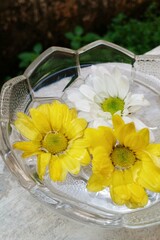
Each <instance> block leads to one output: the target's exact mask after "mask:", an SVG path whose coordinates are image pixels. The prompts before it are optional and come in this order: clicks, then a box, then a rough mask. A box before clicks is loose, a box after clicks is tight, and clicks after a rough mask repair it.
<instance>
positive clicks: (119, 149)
mask: <svg viewBox="0 0 160 240" xmlns="http://www.w3.org/2000/svg"><path fill="white" fill-rule="evenodd" d="M111 160H112V162H113V165H114V166H115V167H117V168H120V169H125V168H129V167H131V166H132V165H133V164H134V163H135V161H136V157H135V155H134V153H133V152H132V151H131V150H129V149H128V148H126V147H124V146H116V147H115V148H114V149H113V152H112V153H111Z"/></svg>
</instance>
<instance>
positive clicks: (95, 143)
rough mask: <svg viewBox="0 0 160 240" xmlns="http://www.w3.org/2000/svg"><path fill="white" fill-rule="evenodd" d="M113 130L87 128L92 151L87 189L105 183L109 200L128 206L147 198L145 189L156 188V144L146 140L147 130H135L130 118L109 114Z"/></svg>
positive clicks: (159, 179) (159, 162)
mask: <svg viewBox="0 0 160 240" xmlns="http://www.w3.org/2000/svg"><path fill="white" fill-rule="evenodd" d="M112 121H113V126H114V128H113V130H112V129H111V128H108V127H99V128H98V129H92V128H88V129H86V131H85V137H86V139H87V141H88V144H89V151H90V153H91V154H92V158H93V159H92V175H91V177H90V178H89V180H88V184H87V188H88V190H89V191H94V192H97V191H101V190H103V189H104V188H106V187H109V189H110V194H111V198H112V200H113V201H114V202H115V203H116V204H118V205H123V204H125V205H126V206H128V207H129V208H137V207H143V206H145V205H146V204H147V202H148V196H147V193H146V190H147V189H148V190H150V191H154V192H160V144H159V143H157V144H154V143H152V144H150V143H149V130H148V129H147V128H144V129H142V130H140V131H136V129H135V125H134V123H133V122H131V123H128V124H125V123H124V121H123V120H122V118H121V117H120V116H118V115H114V116H113V119H112Z"/></svg>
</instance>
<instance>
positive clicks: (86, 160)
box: [80, 149, 91, 166]
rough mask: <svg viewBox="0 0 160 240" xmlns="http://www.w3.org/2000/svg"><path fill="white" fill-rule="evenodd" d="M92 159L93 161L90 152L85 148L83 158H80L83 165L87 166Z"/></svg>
mask: <svg viewBox="0 0 160 240" xmlns="http://www.w3.org/2000/svg"><path fill="white" fill-rule="evenodd" d="M90 161H91V156H90V154H89V152H88V151H87V150H86V149H84V150H83V155H82V158H81V160H80V163H81V166H87V165H88V164H89V163H90Z"/></svg>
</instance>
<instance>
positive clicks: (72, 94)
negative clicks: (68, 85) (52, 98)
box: [66, 88, 84, 102]
mask: <svg viewBox="0 0 160 240" xmlns="http://www.w3.org/2000/svg"><path fill="white" fill-rule="evenodd" d="M66 93H67V98H68V99H69V100H70V101H71V102H77V101H80V100H83V99H84V96H83V95H82V94H81V93H80V92H79V90H78V89H77V88H73V89H70V90H68V91H67V92H66Z"/></svg>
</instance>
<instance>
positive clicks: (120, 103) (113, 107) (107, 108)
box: [101, 97, 124, 115]
mask: <svg viewBox="0 0 160 240" xmlns="http://www.w3.org/2000/svg"><path fill="white" fill-rule="evenodd" d="M101 106H102V109H103V111H104V112H110V113H111V114H112V115H113V114H114V113H116V112H117V111H123V109H124V100H122V99H120V98H118V97H115V98H113V97H109V98H106V99H105V100H104V102H103V103H102V104H101Z"/></svg>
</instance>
